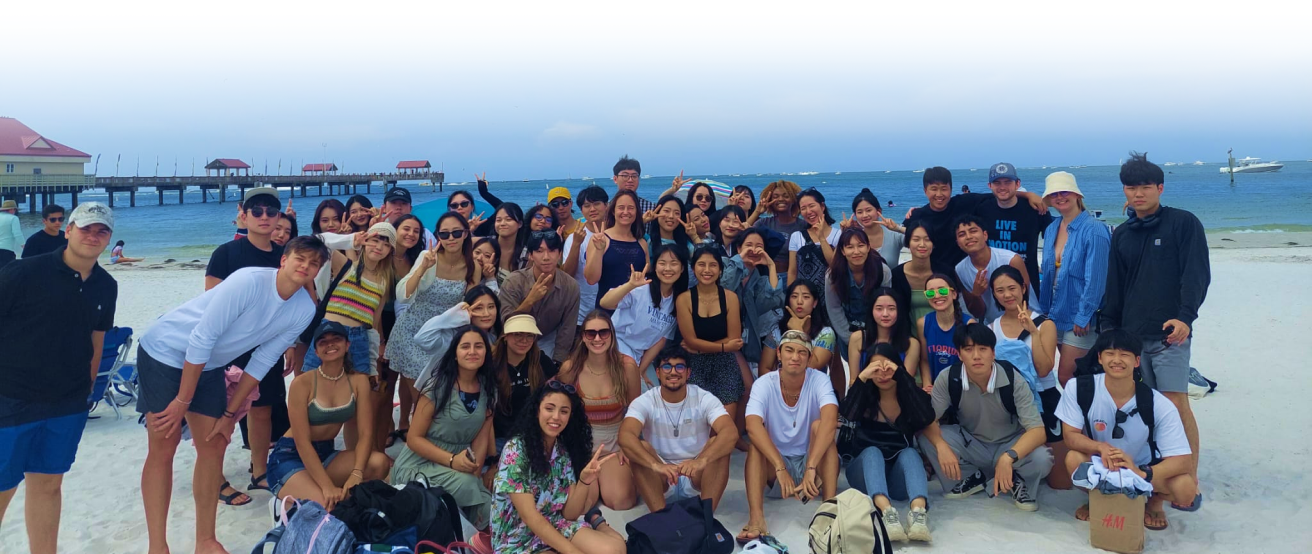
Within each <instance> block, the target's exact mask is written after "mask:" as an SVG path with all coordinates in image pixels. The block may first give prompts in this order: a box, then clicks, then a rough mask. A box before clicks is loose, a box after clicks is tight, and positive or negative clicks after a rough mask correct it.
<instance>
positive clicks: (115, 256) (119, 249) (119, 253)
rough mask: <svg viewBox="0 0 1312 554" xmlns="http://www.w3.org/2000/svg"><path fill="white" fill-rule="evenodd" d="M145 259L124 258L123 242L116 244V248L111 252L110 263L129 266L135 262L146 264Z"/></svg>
mask: <svg viewBox="0 0 1312 554" xmlns="http://www.w3.org/2000/svg"><path fill="white" fill-rule="evenodd" d="M144 261H146V259H145V258H126V257H124V256H123V241H118V242H116V243H114V248H113V249H111V250H110V251H109V263H111V264H127V263H135V262H144Z"/></svg>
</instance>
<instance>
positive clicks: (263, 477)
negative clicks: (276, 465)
mask: <svg viewBox="0 0 1312 554" xmlns="http://www.w3.org/2000/svg"><path fill="white" fill-rule="evenodd" d="M268 477H269V474H268V473H261V474H259V475H257V476H255V477H251V486H250V490H256V491H272V490H273V489H270V488H269V485H268V484H267V483H268V482H269V479H268ZM260 481H264V482H265V483H266V484H264V485H261V484H260Z"/></svg>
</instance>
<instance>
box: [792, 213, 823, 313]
mask: <svg viewBox="0 0 1312 554" xmlns="http://www.w3.org/2000/svg"><path fill="white" fill-rule="evenodd" d="M798 232H799V233H801V234H802V240H804V241H805V243H804V244H802V247H801V248H798V249H797V278H798V279H804V280H807V281H810V282H811V284H813V285H815V288H816V291H817V292H819V296H820V297H819V298H816V299H815V301H816V305H817V306H824V305H825V303H824V295H825V272H826V271H829V262H828V261H826V260H825V251H824V249H823V248H821V246H820V244H819V243H817V242H814V241H812V240H811V233H808V232H807V231H806V230H805V229H803V230H801V231H798Z"/></svg>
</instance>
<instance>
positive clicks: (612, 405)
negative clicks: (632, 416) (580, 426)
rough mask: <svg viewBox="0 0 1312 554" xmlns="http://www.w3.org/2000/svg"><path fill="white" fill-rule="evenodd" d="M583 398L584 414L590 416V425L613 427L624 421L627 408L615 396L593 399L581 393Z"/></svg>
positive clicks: (609, 395)
mask: <svg viewBox="0 0 1312 554" xmlns="http://www.w3.org/2000/svg"><path fill="white" fill-rule="evenodd" d="M579 396H581V397H582V398H583V412H584V413H585V414H587V416H588V423H591V424H593V425H613V424H618V423H620V422H621V421H624V411H625V406H624V403H623V402H620V401H619V399H618V398H616V397H615V395H613V394H608V395H606V396H603V397H600V398H592V397H589V396H587V395H584V394H583V391H582V390H580V391H579Z"/></svg>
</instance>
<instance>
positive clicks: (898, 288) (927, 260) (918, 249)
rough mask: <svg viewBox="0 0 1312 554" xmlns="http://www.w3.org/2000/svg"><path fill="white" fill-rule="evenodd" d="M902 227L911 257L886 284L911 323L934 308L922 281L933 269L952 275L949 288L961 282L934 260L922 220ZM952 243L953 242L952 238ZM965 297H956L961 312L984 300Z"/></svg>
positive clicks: (977, 308) (981, 306)
mask: <svg viewBox="0 0 1312 554" xmlns="http://www.w3.org/2000/svg"><path fill="white" fill-rule="evenodd" d="M905 231H906V237H907V250H909V251H910V252H911V260H910V261H908V262H906V263H903V264H900V265H898V266H897V267H895V268H893V271H892V274H893V277H892V280H891V282H890V284H891V286H892V287H893V291H894V292H896V293H897V295H898V296H899V297H901V298H902V303H903V305H904V306H908V308H909V309H908V310H907V312H908V313H907V315H906V317H907V323H908V324H911V325H912V326H913V327H914V326H915V323H916V322H917V321H920V318H922V317H925V316H926V315H928V314H930V313H933V312H934V308H933V307H932V306H930V305H929V298H928V297H926V296H925V291H926V290H928V289H927V288H926V287H925V281H928V280H929V277H930V276H931V275H934V274H935V273H937V274H940V275H946V276H948V277H949V278H951V279H952V281H951V286H952V288H954V289H956V290H961V289H962V286H961V283H960V281H958V279H957V271H956V268H954V267H953V266H950V265H942V264H937V263H934V258H933V254H934V240H933V239H932V238H931V237H930V235H929V229H928V228H926V227H925V224H924V222H923V221H922V220H912V221H911V222H910V223H908V224H907V227H906V230H905ZM953 244H956V242H955V241H954V242H953ZM965 300H966V299H965V297H964V296H963V297H961V298H960V299H959V302H960V304H961V305H960V306H959V307H958V309H960V310H962V311H963V312H977V311H978V312H983V311H984V302H983V301H981V300H980V299H979V298H978V297H977V298H975V299H974V300H972V302H973V304H974V305H970V306H967V305H966V303H965ZM925 384H926V385H928V383H925Z"/></svg>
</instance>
